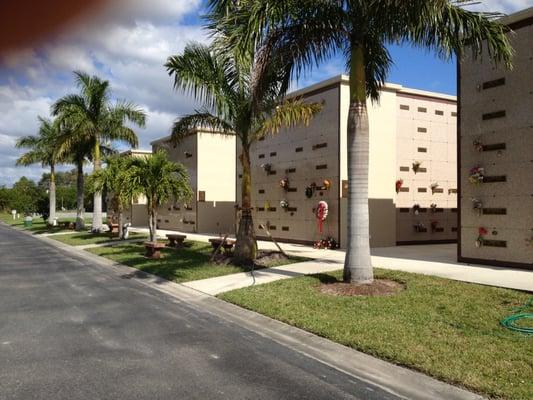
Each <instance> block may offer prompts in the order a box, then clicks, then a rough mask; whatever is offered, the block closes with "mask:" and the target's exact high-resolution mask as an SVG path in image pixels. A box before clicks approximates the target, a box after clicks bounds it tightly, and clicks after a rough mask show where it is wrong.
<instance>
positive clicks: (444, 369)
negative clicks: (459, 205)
mask: <svg viewBox="0 0 533 400" xmlns="http://www.w3.org/2000/svg"><path fill="white" fill-rule="evenodd" d="M376 276H377V277H380V278H388V279H392V280H396V281H399V282H402V283H404V284H405V285H406V289H405V290H404V291H402V292H400V293H399V294H397V295H394V296H390V297H340V296H333V295H327V294H323V293H321V292H320V291H319V290H318V287H319V286H320V285H321V284H322V283H325V282H334V281H336V280H337V279H342V273H341V272H336V273H333V274H319V275H312V276H305V277H298V278H294V279H287V280H282V281H277V282H273V283H269V284H265V285H259V286H254V287H249V288H245V289H239V290H235V291H231V292H227V293H224V294H221V295H219V297H220V298H222V299H224V300H226V301H229V302H231V303H234V304H237V305H239V306H241V307H244V308H247V309H250V310H254V311H257V312H259V313H261V314H264V315H267V316H269V317H272V318H274V319H277V320H280V321H283V322H286V323H288V324H291V325H294V326H297V327H299V328H302V329H304V330H307V331H309V332H313V333H315V334H317V335H319V336H322V337H325V338H328V339H331V340H333V341H335V342H338V343H341V344H343V345H346V346H350V347H353V348H354V349H357V350H360V351H363V352H365V353H368V354H371V355H373V356H376V357H379V358H382V359H385V360H388V361H391V362H393V363H395V364H399V365H404V366H407V367H410V368H413V369H416V370H419V371H422V372H424V373H426V374H429V375H431V376H434V377H436V378H438V379H441V380H443V381H447V382H449V383H452V384H456V385H461V386H463V387H466V388H468V389H470V390H473V391H476V392H479V393H482V394H484V395H488V396H490V397H494V398H504V399H513V400H515V399H516V400H518V399H521V400H525V399H531V398H533V338H532V337H528V336H525V335H523V334H519V333H514V332H511V331H509V330H507V329H505V328H503V327H502V326H501V325H500V320H501V319H502V318H504V317H505V316H507V315H509V314H510V313H512V310H513V308H515V307H517V306H520V305H523V304H524V303H526V302H527V300H528V298H529V296H530V295H528V294H526V293H523V292H519V291H515V290H509V289H501V288H494V287H488V286H482V285H476V284H470V283H464V282H457V281H452V280H447V279H442V278H436V277H431V276H425V275H418V274H411V273H406V272H399V271H386V270H380V269H378V270H376Z"/></svg>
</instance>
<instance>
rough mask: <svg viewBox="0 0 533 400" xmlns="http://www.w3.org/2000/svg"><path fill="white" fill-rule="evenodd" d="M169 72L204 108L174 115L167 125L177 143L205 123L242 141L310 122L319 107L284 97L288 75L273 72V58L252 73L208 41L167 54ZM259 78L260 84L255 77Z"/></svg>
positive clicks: (248, 65)
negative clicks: (270, 61)
mask: <svg viewBox="0 0 533 400" xmlns="http://www.w3.org/2000/svg"><path fill="white" fill-rule="evenodd" d="M165 66H166V68H167V71H168V72H169V74H170V75H173V76H174V87H175V88H176V89H178V90H182V91H184V92H186V93H189V94H191V95H192V96H193V97H194V98H195V99H196V100H198V101H200V102H201V103H202V106H203V109H202V110H199V111H197V112H195V113H193V114H190V115H186V116H184V117H182V118H180V119H178V120H177V121H176V122H175V123H174V125H173V127H172V140H173V141H174V142H175V143H177V142H179V141H180V140H181V139H183V138H184V137H186V136H187V135H189V134H190V133H191V131H192V130H193V129H194V128H198V127H207V128H210V129H213V130H215V131H217V132H221V133H223V134H236V135H237V136H238V137H239V139H240V140H241V142H242V144H244V145H246V146H248V145H250V144H251V143H252V142H253V141H255V140H257V139H259V138H261V137H262V136H265V135H267V134H269V133H271V134H274V133H276V132H277V131H278V130H279V129H280V128H281V127H282V126H292V125H294V124H297V123H309V121H310V119H311V117H312V116H313V115H314V114H315V113H317V112H319V111H320V110H321V108H322V106H321V105H320V104H316V103H313V104H309V103H305V102H303V101H302V100H286V99H284V97H283V96H284V94H285V91H286V89H287V87H288V80H287V79H288V77H287V76H279V74H278V75H277V74H275V73H274V67H275V65H274V63H272V64H271V66H270V67H269V68H266V69H265V70H263V71H261V74H262V77H261V79H259V78H258V77H257V75H258V71H257V65H256V64H255V63H254V62H253V61H251V59H250V58H248V59H247V60H244V59H243V58H239V57H232V56H231V54H228V53H223V52H216V51H214V49H213V48H212V47H209V46H205V45H201V44H195V43H192V44H189V45H187V46H186V47H185V50H184V51H183V54H181V55H177V56H172V57H170V58H169V59H168V61H167V63H166V64H165ZM258 81H261V88H260V89H259V88H258V87H257V85H255V83H256V82H258Z"/></svg>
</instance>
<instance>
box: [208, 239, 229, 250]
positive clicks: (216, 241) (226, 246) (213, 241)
mask: <svg viewBox="0 0 533 400" xmlns="http://www.w3.org/2000/svg"><path fill="white" fill-rule="evenodd" d="M222 240H224V239H222V238H214V239H209V243H211V246H212V247H213V251H215V250H216V249H218V247H219V246H220V244H221V243H222ZM233 246H235V240H234V239H226V240H225V242H224V244H222V248H223V249H224V251H225V252H226V253H228V252H230V251H231V250H233Z"/></svg>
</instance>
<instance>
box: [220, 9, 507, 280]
mask: <svg viewBox="0 0 533 400" xmlns="http://www.w3.org/2000/svg"><path fill="white" fill-rule="evenodd" d="M469 3H472V2H471V1H467V0H455V1H449V0H401V1H398V0H284V1H275V0H241V1H239V2H238V3H237V2H233V1H230V0H211V2H210V6H211V28H212V29H215V30H218V31H221V32H225V33H226V40H225V41H222V42H220V43H219V46H221V47H224V48H226V49H227V48H230V49H231V48H248V47H250V46H257V47H259V48H260V49H261V50H260V51H259V53H260V54H261V57H260V58H261V59H262V60H264V61H265V63H268V60H269V59H271V58H273V57H276V58H282V59H283V60H284V61H283V63H282V64H283V65H285V66H286V68H287V69H289V70H291V71H292V72H293V73H295V74H296V75H298V73H299V72H300V71H301V70H302V69H305V68H309V67H311V66H313V65H314V64H318V63H320V62H321V61H323V60H325V59H327V58H328V57H330V56H331V55H333V54H342V55H343V56H344V59H345V62H346V68H347V69H348V73H349V76H350V105H349V113H348V132H347V134H348V141H347V151H348V182H349V183H348V184H349V191H348V243H347V251H346V259H345V263H344V280H345V281H346V282H354V283H370V282H372V280H373V270H372V265H371V262H370V245H369V217H368V160H369V123H368V114H367V98H368V97H369V98H370V99H371V100H373V101H377V100H378V99H379V95H380V91H379V90H380V88H381V87H382V85H383V84H384V82H385V79H386V78H387V75H388V72H389V70H390V67H391V65H392V63H393V60H392V58H391V55H390V53H389V51H388V49H387V45H388V44H408V45H413V46H416V47H421V48H426V49H430V50H433V51H435V52H436V54H437V55H438V56H439V57H441V58H443V59H445V60H448V59H450V58H451V57H452V56H454V55H455V56H457V58H459V59H460V58H461V57H462V56H463V55H464V53H465V51H467V50H469V51H470V52H471V53H472V55H473V57H474V58H478V57H480V56H481V55H482V54H483V53H487V54H488V56H489V57H490V58H491V59H492V60H493V61H495V62H502V63H505V64H506V65H508V66H510V65H511V58H512V52H513V51H512V48H511V47H510V45H509V42H508V40H507V38H506V36H505V33H506V32H507V29H506V28H505V27H504V26H503V25H501V24H500V23H498V22H497V21H495V20H494V17H496V16H498V14H495V13H478V12H471V11H468V10H466V9H465V8H463V6H465V5H468V4H469ZM227 32H231V34H230V35H227Z"/></svg>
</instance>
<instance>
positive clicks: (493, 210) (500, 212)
mask: <svg viewBox="0 0 533 400" xmlns="http://www.w3.org/2000/svg"><path fill="white" fill-rule="evenodd" d="M483 214H485V215H507V209H506V208H484V209H483Z"/></svg>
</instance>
